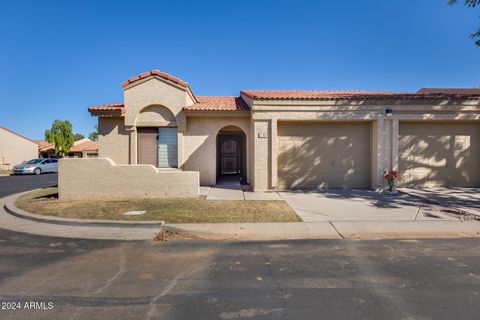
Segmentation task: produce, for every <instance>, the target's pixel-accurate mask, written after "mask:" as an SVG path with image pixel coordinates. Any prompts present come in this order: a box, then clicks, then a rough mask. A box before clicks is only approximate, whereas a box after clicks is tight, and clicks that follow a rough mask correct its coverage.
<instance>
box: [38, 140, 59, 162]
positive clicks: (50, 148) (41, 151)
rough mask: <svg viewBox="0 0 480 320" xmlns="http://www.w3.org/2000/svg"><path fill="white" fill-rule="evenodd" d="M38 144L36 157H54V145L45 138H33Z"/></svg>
mask: <svg viewBox="0 0 480 320" xmlns="http://www.w3.org/2000/svg"><path fill="white" fill-rule="evenodd" d="M33 141H35V143H36V144H38V157H39V158H55V146H54V145H53V143H50V142H48V141H45V140H33Z"/></svg>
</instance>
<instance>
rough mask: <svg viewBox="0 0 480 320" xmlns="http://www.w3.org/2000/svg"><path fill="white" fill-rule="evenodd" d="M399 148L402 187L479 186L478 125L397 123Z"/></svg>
mask: <svg viewBox="0 0 480 320" xmlns="http://www.w3.org/2000/svg"><path fill="white" fill-rule="evenodd" d="M398 148H399V174H400V184H401V186H407V187H418V186H426V187H437V186H438V187H444V186H448V187H478V186H480V124H477V123H451V122H450V123H448V122H440V123H431V122H430V123H420V122H416V123H415V122H400V128H399V143H398Z"/></svg>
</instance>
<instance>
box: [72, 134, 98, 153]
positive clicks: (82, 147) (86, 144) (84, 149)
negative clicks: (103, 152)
mask: <svg viewBox="0 0 480 320" xmlns="http://www.w3.org/2000/svg"><path fill="white" fill-rule="evenodd" d="M97 156H98V143H97V142H96V141H92V140H90V139H88V138H84V139H81V140H78V141H75V142H74V143H73V147H71V148H70V150H69V151H68V155H67V157H69V158H96V157H97Z"/></svg>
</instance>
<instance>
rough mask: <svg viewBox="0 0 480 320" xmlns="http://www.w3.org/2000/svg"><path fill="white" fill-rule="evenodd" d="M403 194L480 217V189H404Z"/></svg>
mask: <svg viewBox="0 0 480 320" xmlns="http://www.w3.org/2000/svg"><path fill="white" fill-rule="evenodd" d="M401 191H402V192H404V193H407V194H410V195H414V196H417V197H421V198H425V199H427V200H429V201H432V202H436V203H439V204H442V205H445V206H449V207H452V208H456V209H460V210H463V211H466V212H469V213H471V214H476V215H480V188H428V189H427V188H425V189H423V188H422V189H409V188H402V189H401Z"/></svg>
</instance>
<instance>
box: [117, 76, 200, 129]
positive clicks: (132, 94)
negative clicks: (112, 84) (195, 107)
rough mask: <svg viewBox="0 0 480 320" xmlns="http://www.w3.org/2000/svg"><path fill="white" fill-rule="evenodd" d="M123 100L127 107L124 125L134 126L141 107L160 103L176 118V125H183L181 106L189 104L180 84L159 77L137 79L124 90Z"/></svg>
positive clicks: (185, 92) (189, 101) (186, 94)
mask: <svg viewBox="0 0 480 320" xmlns="http://www.w3.org/2000/svg"><path fill="white" fill-rule="evenodd" d="M124 102H125V106H126V109H127V112H126V114H125V125H126V126H127V127H128V126H134V125H135V122H136V119H137V116H138V114H139V113H140V111H142V109H144V108H146V107H149V106H153V105H161V106H164V107H166V108H168V109H169V110H170V111H171V112H172V113H173V115H174V116H175V118H176V122H177V126H179V127H183V126H185V115H184V113H183V108H184V107H185V106H187V105H190V104H191V99H189V98H188V93H187V91H186V89H185V88H183V87H182V86H179V85H176V84H174V83H171V82H169V81H167V80H164V79H161V78H155V77H153V78H152V77H151V78H147V79H146V80H145V81H138V82H136V83H135V84H134V85H132V86H131V87H128V88H126V90H125V92H124Z"/></svg>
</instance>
